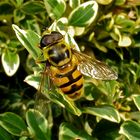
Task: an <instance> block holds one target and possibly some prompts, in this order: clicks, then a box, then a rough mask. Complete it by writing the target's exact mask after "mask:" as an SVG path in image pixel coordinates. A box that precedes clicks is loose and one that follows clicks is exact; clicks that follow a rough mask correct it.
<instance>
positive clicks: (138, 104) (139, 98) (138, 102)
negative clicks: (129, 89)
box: [133, 95, 140, 111]
mask: <svg viewBox="0 0 140 140" xmlns="http://www.w3.org/2000/svg"><path fill="white" fill-rule="evenodd" d="M133 101H134V103H135V105H136V107H137V108H138V110H139V111H140V95H134V96H133Z"/></svg>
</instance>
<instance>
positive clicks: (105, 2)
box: [97, 0, 113, 5]
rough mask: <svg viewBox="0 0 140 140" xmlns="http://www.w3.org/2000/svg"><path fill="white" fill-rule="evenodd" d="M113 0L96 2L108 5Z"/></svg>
mask: <svg viewBox="0 0 140 140" xmlns="http://www.w3.org/2000/svg"><path fill="white" fill-rule="evenodd" d="M112 1H113V0H97V2H98V3H99V4H102V5H108V4H110V3H111V2H112Z"/></svg>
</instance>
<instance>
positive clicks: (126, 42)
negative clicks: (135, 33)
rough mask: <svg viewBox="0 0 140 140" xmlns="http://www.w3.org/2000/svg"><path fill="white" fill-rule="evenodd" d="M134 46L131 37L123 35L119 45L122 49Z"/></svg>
mask: <svg viewBox="0 0 140 140" xmlns="http://www.w3.org/2000/svg"><path fill="white" fill-rule="evenodd" d="M131 44H132V40H131V38H130V37H129V36H127V35H121V37H120V38H119V42H118V45H119V46H121V47H128V46H130V45H131Z"/></svg>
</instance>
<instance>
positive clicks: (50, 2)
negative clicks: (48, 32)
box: [44, 0, 66, 19]
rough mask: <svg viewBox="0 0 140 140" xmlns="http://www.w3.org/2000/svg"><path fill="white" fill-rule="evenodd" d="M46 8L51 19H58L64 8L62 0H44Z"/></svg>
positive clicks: (64, 4)
mask: <svg viewBox="0 0 140 140" xmlns="http://www.w3.org/2000/svg"><path fill="white" fill-rule="evenodd" d="M44 3H45V7H46V10H47V12H48V14H49V16H50V17H51V18H52V19H59V18H61V17H62V15H63V13H64V12H65V9H66V3H65V1H64V0H44Z"/></svg>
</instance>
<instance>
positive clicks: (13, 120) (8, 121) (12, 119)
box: [0, 112, 28, 136]
mask: <svg viewBox="0 0 140 140" xmlns="http://www.w3.org/2000/svg"><path fill="white" fill-rule="evenodd" d="M0 126H2V127H3V128H4V129H5V130H7V131H8V132H9V133H11V134H12V135H15V136H22V135H25V134H28V132H27V126H26V124H25V122H24V121H23V119H22V118H21V117H20V116H18V115H16V114H14V113H11V112H6V113H3V114H0Z"/></svg>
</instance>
